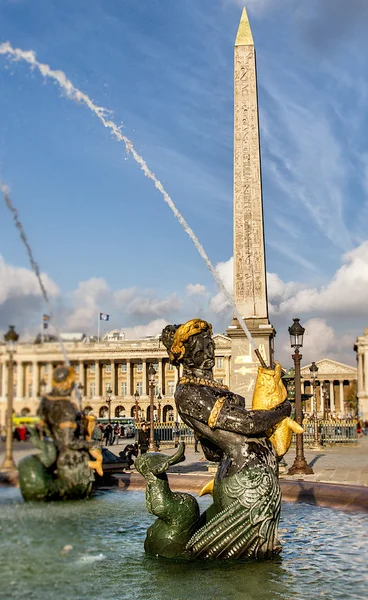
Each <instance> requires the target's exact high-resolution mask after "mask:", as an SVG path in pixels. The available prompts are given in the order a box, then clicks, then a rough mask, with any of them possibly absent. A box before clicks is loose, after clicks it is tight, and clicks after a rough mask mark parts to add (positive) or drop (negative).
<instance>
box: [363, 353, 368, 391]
mask: <svg viewBox="0 0 368 600" xmlns="http://www.w3.org/2000/svg"><path fill="white" fill-rule="evenodd" d="M363 372H364V391H365V393H366V395H368V350H365V351H364V371H363Z"/></svg>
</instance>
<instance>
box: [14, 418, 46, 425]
mask: <svg viewBox="0 0 368 600" xmlns="http://www.w3.org/2000/svg"><path fill="white" fill-rule="evenodd" d="M39 420H40V419H39V417H13V426H14V427H19V425H37V423H38V422H39Z"/></svg>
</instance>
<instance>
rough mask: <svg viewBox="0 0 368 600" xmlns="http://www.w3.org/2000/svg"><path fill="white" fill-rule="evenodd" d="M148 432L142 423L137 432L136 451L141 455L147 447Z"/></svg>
mask: <svg viewBox="0 0 368 600" xmlns="http://www.w3.org/2000/svg"><path fill="white" fill-rule="evenodd" d="M149 438H150V436H149V431H148V429H147V425H146V423H142V426H141V428H140V430H139V431H138V449H139V450H140V451H141V454H146V452H147V450H148V447H149Z"/></svg>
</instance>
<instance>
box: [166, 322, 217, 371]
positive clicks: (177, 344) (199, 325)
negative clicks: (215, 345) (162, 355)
mask: <svg viewBox="0 0 368 600" xmlns="http://www.w3.org/2000/svg"><path fill="white" fill-rule="evenodd" d="M202 331H209V333H210V335H212V325H211V324H210V323H207V321H204V320H203V319H191V320H190V321H187V322H186V323H184V325H180V327H179V328H178V329H177V330H176V332H175V335H174V339H173V343H172V346H171V348H170V350H169V356H170V360H171V361H173V362H176V363H178V362H179V361H180V360H181V359H182V358H183V356H184V354H185V345H184V344H185V342H187V341H188V340H189V338H190V337H192V336H193V335H198V334H199V333H202Z"/></svg>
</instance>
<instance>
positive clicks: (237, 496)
mask: <svg viewBox="0 0 368 600" xmlns="http://www.w3.org/2000/svg"><path fill="white" fill-rule="evenodd" d="M162 341H163V343H164V345H165V346H166V348H167V350H168V354H169V357H170V360H171V363H172V364H173V365H176V366H178V365H182V367H183V374H182V377H181V379H180V380H179V382H178V386H177V388H176V392H175V402H176V405H177V408H178V412H179V415H180V417H181V419H182V420H183V421H184V422H185V423H186V424H187V425H189V426H190V427H192V428H193V429H194V431H195V432H196V433H197V435H198V436H199V439H200V442H201V445H202V448H203V451H204V454H205V456H206V458H207V459H209V460H211V461H215V462H218V463H219V465H218V469H217V473H216V476H215V479H214V483H213V486H206V487H207V488H208V487H212V488H213V489H211V490H210V491H211V493H212V495H213V504H212V505H211V506H210V507H209V509H207V511H206V512H205V513H204V514H203V515H202V516H201V518H200V519H199V520H198V521H197V523H196V524H193V525H194V529H195V532H194V534H193V535H192V536H191V538H190V539H189V541H188V542H187V544H186V548H185V554H186V557H188V558H201V559H236V558H257V559H259V558H270V557H272V556H274V555H276V554H278V553H279V552H280V551H281V546H280V543H279V541H278V538H277V527H278V521H279V516H280V505H281V492H280V485H279V481H278V456H277V454H276V450H275V449H274V447H273V445H272V443H271V441H270V437H271V436H272V435H274V434H275V431H276V430H277V427H278V426H279V425H280V424H281V423H282V422H283V421H284V420H285V419H288V418H289V416H290V412H291V405H290V403H289V402H287V401H285V397H286V393H284V392H285V389H284V387H283V385H282V383H281V380H280V369H279V368H278V367H276V368H275V369H270V370H267V369H263V372H262V371H261V372H260V373H259V376H258V381H257V383H258V387H257V386H256V389H257V390H258V391H257V394H258V395H257V401H258V405H262V401H260V389H261V388H262V386H261V387H260V385H259V381H260V379H264V377H265V376H268V378H269V380H270V383H271V388H272V392H273V397H276V401H275V402H273V403H272V402H271V401H269V400H270V398H266V399H265V400H266V404H268V405H269V406H273V408H269V409H268V410H262V409H258V410H253V409H252V410H247V409H246V408H245V399H244V398H243V397H242V396H240V395H238V394H234V393H233V392H231V391H230V390H229V388H228V387H227V386H226V385H223V384H222V383H218V382H216V381H215V380H214V377H213V367H214V362H215V361H214V356H215V353H214V342H213V339H212V327H211V325H210V324H209V323H207V322H206V321H204V320H202V319H192V320H191V321H188V322H187V323H185V324H183V325H180V326H177V325H168V326H167V327H165V329H164V330H163V332H162ZM272 386H273V387H272ZM261 391H262V390H261ZM269 395H270V394H269ZM271 396H272V394H271ZM289 421H290V422H291V423H293V422H292V421H291V420H290V419H289V420H288V423H289ZM289 424H290V423H289ZM286 445H287V444H284V445H282V444H279V447H280V446H281V447H282V452H281V453H284V451H285V452H286V449H287V448H286ZM206 491H207V490H206Z"/></svg>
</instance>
